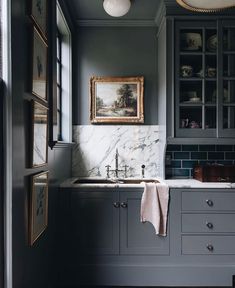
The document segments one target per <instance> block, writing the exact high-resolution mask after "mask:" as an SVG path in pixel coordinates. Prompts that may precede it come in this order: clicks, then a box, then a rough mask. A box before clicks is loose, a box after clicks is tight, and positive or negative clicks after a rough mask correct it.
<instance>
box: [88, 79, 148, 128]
mask: <svg viewBox="0 0 235 288" xmlns="http://www.w3.org/2000/svg"><path fill="white" fill-rule="evenodd" d="M143 90H144V78H143V77H121V78H120V77H92V78H91V80H90V92H91V113H90V118H91V123H143V122H144V114H143V92H144V91H143Z"/></svg>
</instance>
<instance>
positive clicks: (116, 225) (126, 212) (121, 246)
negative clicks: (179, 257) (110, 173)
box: [71, 188, 169, 255]
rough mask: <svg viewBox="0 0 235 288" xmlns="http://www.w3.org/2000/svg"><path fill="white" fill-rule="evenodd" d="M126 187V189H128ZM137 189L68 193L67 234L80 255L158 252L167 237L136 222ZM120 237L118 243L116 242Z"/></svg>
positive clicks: (163, 251) (166, 246) (165, 248)
mask: <svg viewBox="0 0 235 288" xmlns="http://www.w3.org/2000/svg"><path fill="white" fill-rule="evenodd" d="M128 190H129V189H128ZM142 193H143V188H141V189H131V191H129V192H126V190H124V191H123V190H122V189H116V188H114V189H111V191H110V189H88V190H84V189H79V191H76V192H72V194H71V218H72V221H73V224H72V226H71V237H72V239H73V241H75V243H77V244H79V245H78V247H79V249H80V252H81V253H82V254H87V255H89V254H91V255H92V254H93V255H94V254H97V255H98V254H99V255H116V254H120V255H128V254H132V255H158V254H159V255H162V254H168V253H169V237H159V236H157V235H156V234H155V230H154V227H153V226H152V224H150V223H148V222H146V223H141V222H140V202H141V196H142ZM119 240H120V242H119Z"/></svg>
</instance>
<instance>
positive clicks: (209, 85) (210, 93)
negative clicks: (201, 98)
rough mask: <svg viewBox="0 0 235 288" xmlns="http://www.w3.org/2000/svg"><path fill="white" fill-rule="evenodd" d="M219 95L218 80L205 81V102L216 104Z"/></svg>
mask: <svg viewBox="0 0 235 288" xmlns="http://www.w3.org/2000/svg"><path fill="white" fill-rule="evenodd" d="M216 97H217V89H216V81H206V82H205V103H206V104H215V103H216Z"/></svg>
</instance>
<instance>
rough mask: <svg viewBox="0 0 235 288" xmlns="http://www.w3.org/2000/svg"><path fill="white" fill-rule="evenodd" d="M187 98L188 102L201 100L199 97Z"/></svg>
mask: <svg viewBox="0 0 235 288" xmlns="http://www.w3.org/2000/svg"><path fill="white" fill-rule="evenodd" d="M189 100H190V102H200V101H201V98H199V97H193V98H190V99H189Z"/></svg>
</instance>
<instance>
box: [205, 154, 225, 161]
mask: <svg viewBox="0 0 235 288" xmlns="http://www.w3.org/2000/svg"><path fill="white" fill-rule="evenodd" d="M208 159H210V160H224V152H208Z"/></svg>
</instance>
